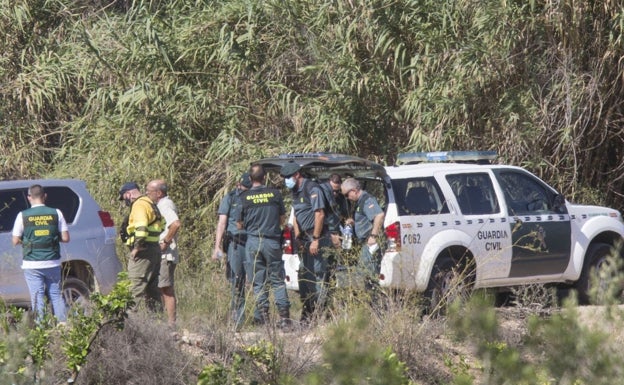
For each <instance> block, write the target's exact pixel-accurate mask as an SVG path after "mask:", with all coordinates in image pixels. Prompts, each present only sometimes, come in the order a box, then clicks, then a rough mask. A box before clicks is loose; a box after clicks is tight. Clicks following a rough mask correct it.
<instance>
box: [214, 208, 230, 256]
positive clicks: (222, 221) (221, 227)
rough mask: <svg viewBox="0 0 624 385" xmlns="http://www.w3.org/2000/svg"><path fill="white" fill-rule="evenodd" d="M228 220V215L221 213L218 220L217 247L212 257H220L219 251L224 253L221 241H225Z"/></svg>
mask: <svg viewBox="0 0 624 385" xmlns="http://www.w3.org/2000/svg"><path fill="white" fill-rule="evenodd" d="M227 220H228V217H227V215H225V214H219V221H218V222H217V235H216V237H215V247H214V252H213V253H212V259H219V253H221V254H223V250H222V248H221V242H222V241H223V235H224V234H225V228H226V226H227Z"/></svg>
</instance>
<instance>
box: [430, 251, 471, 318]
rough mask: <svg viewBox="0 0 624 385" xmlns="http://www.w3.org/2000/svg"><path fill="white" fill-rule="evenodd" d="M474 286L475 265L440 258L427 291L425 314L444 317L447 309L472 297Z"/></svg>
mask: <svg viewBox="0 0 624 385" xmlns="http://www.w3.org/2000/svg"><path fill="white" fill-rule="evenodd" d="M473 284H474V268H473V264H472V263H469V264H468V265H466V264H465V263H457V262H455V261H454V260H453V259H452V258H451V257H449V256H445V257H440V258H438V260H437V261H436V263H435V265H434V266H433V270H432V271H431V277H430V278H429V285H428V286H427V290H426V291H425V312H426V313H429V314H432V315H443V314H445V313H446V307H447V306H448V305H450V304H452V303H453V302H455V301H456V300H460V301H464V300H466V299H467V298H468V297H469V296H470V292H471V291H472V286H473Z"/></svg>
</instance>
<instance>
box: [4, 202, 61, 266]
mask: <svg viewBox="0 0 624 385" xmlns="http://www.w3.org/2000/svg"><path fill="white" fill-rule="evenodd" d="M41 206H44V205H43V204H34V205H32V207H41ZM56 214H57V215H58V230H59V237H60V233H62V232H63V231H69V229H68V227H67V222H66V221H65V217H64V216H63V213H62V212H61V210H59V209H56ZM23 234H24V220H23V219H22V213H21V212H20V213H19V214H17V217H16V218H15V223H14V224H13V232H12V235H13V236H14V237H22V235H23ZM57 266H61V260H60V259H54V260H47V261H22V269H48V268H50V267H57Z"/></svg>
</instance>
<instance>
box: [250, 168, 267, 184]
mask: <svg viewBox="0 0 624 385" xmlns="http://www.w3.org/2000/svg"><path fill="white" fill-rule="evenodd" d="M265 175H266V173H265V171H264V167H262V166H261V165H259V164H254V165H253V166H251V168H250V169H249V177H250V179H251V181H252V182H257V183H262V182H264V176H265Z"/></svg>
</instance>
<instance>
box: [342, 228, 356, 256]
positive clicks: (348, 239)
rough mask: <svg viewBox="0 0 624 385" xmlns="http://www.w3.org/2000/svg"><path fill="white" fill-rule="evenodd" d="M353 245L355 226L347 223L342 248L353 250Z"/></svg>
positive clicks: (343, 230) (343, 229)
mask: <svg viewBox="0 0 624 385" xmlns="http://www.w3.org/2000/svg"><path fill="white" fill-rule="evenodd" d="M352 245H353V227H351V225H345V226H344V227H343V228H342V248H343V249H345V250H351V246H352Z"/></svg>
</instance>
